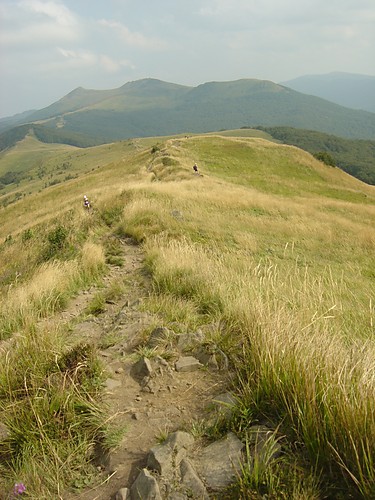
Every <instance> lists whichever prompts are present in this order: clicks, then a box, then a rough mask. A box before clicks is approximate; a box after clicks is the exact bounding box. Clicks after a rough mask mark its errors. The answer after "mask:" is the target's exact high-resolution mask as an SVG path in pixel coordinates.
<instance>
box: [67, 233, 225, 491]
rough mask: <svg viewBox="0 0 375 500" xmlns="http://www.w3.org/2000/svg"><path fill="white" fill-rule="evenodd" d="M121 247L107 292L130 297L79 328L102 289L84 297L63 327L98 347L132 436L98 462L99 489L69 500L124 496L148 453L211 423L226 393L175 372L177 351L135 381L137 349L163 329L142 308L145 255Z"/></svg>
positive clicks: (214, 383)
mask: <svg viewBox="0 0 375 500" xmlns="http://www.w3.org/2000/svg"><path fill="white" fill-rule="evenodd" d="M121 243H122V248H123V252H122V258H123V265H122V266H120V267H117V266H112V267H111V269H110V272H109V273H108V275H107V276H106V278H105V286H106V287H110V286H111V284H112V283H113V282H115V281H118V280H122V281H123V282H125V283H126V284H127V292H126V293H125V294H124V295H123V296H121V298H120V299H119V300H116V301H115V303H113V302H112V303H107V304H106V310H105V312H103V313H101V314H100V315H98V316H95V317H88V318H87V317H86V318H85V319H84V320H83V321H81V320H80V319H79V318H82V317H84V315H83V313H84V311H85V309H86V307H87V305H88V304H89V303H90V301H91V300H92V299H93V297H94V295H95V294H96V293H97V292H98V289H96V288H92V289H90V290H86V291H83V292H82V293H80V294H79V295H78V296H77V297H76V298H75V299H74V300H73V301H72V302H71V303H70V304H69V306H68V307H67V309H66V310H65V311H64V312H63V313H62V315H61V316H62V318H61V319H62V320H63V321H69V322H71V323H72V324H75V326H74V328H73V331H72V335H73V336H77V338H79V339H81V340H86V341H89V342H93V343H95V344H96V345H97V347H98V349H99V353H100V357H101V358H102V360H103V362H104V364H105V367H106V372H107V376H108V379H107V381H106V392H105V402H106V404H108V405H109V407H110V413H111V414H112V415H113V416H114V423H115V424H116V425H120V426H123V425H125V426H126V432H125V434H124V437H123V440H122V442H121V444H120V446H119V447H118V448H117V449H115V451H113V452H112V453H111V454H110V455H109V456H105V455H101V456H99V458H98V462H97V470H98V475H97V477H96V478H95V480H94V481H93V484H95V486H93V487H90V488H88V489H86V490H83V491H79V492H66V493H65V494H64V495H63V496H62V498H63V499H64V500H72V499H79V500H97V499H100V500H107V499H108V500H109V499H113V498H114V496H115V494H116V492H117V491H118V490H119V489H120V488H124V487H128V488H130V486H131V485H132V483H133V482H134V480H135V478H136V477H137V475H138V473H139V470H140V469H141V468H143V467H145V466H146V462H147V456H148V453H149V450H150V448H152V447H153V446H155V445H156V444H157V442H158V440H160V439H161V438H163V437H166V435H168V434H169V433H171V432H173V431H176V430H181V429H182V430H188V431H189V430H190V429H191V426H192V423H193V422H197V421H201V420H202V419H203V418H204V417H206V416H207V415H208V413H209V411H210V409H211V408H212V401H213V399H214V398H215V396H217V395H218V394H220V393H222V392H223V391H224V390H225V389H224V384H225V382H224V376H223V375H222V374H221V373H219V372H217V371H215V372H210V371H209V370H208V369H206V368H205V369H200V370H197V371H193V372H177V371H176V370H175V361H176V360H177V358H178V357H179V353H178V352H177V351H176V350H173V349H172V350H171V352H170V358H168V361H166V360H165V359H164V358H162V357H160V356H156V357H151V356H150V358H151V359H150V362H151V366H152V373H151V375H150V376H149V377H146V378H144V377H142V375H137V374H136V373H134V366H135V363H136V362H137V360H138V359H139V347H140V346H142V345H145V343H146V342H147V335H148V334H149V332H150V331H151V330H152V329H153V327H156V326H163V325H162V324H160V320H159V319H158V318H157V317H156V316H155V315H153V314H150V313H148V312H145V310H144V308H142V304H143V301H144V299H145V297H147V295H148V294H149V291H150V289H151V283H150V278H149V276H148V275H147V273H145V271H144V256H143V253H142V250H141V247H140V246H138V245H136V244H134V242H132V240H130V239H126V240H122V241H121ZM137 350H138V356H136V353H137Z"/></svg>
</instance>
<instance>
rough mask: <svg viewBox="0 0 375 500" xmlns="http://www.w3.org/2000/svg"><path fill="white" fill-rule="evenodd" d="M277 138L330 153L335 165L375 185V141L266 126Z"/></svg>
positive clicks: (284, 141)
mask: <svg viewBox="0 0 375 500" xmlns="http://www.w3.org/2000/svg"><path fill="white" fill-rule="evenodd" d="M262 130H264V131H266V132H268V133H269V134H270V135H271V136H272V137H274V138H275V139H277V140H279V141H282V142H283V143H284V144H291V145H293V146H297V147H298V148H301V149H304V150H305V151H309V152H310V153H312V154H314V153H318V152H328V153H329V154H330V155H331V156H332V158H333V160H334V163H335V165H337V166H338V167H340V168H342V169H343V170H344V171H345V172H348V173H349V174H350V175H353V176H354V177H357V179H360V180H362V181H364V182H367V183H368V184H373V185H374V184H375V162H374V157H375V142H374V141H365V140H352V139H343V138H341V137H336V136H334V135H329V134H323V133H321V132H316V131H313V130H300V129H296V128H291V127H262Z"/></svg>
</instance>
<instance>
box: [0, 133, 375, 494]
mask: <svg viewBox="0 0 375 500" xmlns="http://www.w3.org/2000/svg"><path fill="white" fill-rule="evenodd" d="M146 142H147V141H146ZM147 144H148V146H147V147H148V148H149V147H150V143H149V142H147ZM108 147H109V146H108ZM109 148H110V147H109ZM159 149H160V155H159V153H158V155H154V156H152V155H151V154H150V151H149V150H148V149H145V150H140V151H138V152H137V153H135V154H134V153H133V156H130V155H127V162H128V163H129V165H127V163H126V162H124V161H123V160H120V159H119V158H118V159H117V160H113V159H111V162H112V163H110V164H109V165H107V167H106V168H105V169H103V170H98V171H96V172H95V173H94V174H92V176H90V178H88V179H87V184H86V186H87V187H90V188H91V190H92V193H94V195H95V196H97V197H98V203H97V206H96V212H95V214H94V215H93V217H91V216H90V218H88V217H86V214H81V216H80V217H76V216H74V217H75V218H74V220H75V221H76V222H77V229H78V228H80V229H79V231H81V230H82V229H83V228H85V231H86V232H87V233H88V234H90V238H86V237H84V236H82V233H81V235H80V237H79V238H76V239H74V238H73V239H72V234H71V233H70V234H69V236H68V237H67V241H68V243H71V242H72V241H75V242H77V243H78V248H81V245H82V242H83V241H86V240H87V241H92V238H91V236H93V235H95V234H96V235H98V234H103V232H107V233H108V231H110V232H112V234H113V233H116V234H117V235H119V236H122V235H130V236H132V237H133V238H135V239H137V240H138V241H141V242H143V243H144V248H145V251H146V253H147V265H148V267H149V270H150V271H151V273H152V276H153V285H154V294H153V296H152V298H151V299H150V300H149V306H150V307H151V308H152V309H153V310H156V311H157V312H158V313H162V312H163V311H162V310H164V314H163V315H164V317H165V318H167V320H168V321H170V322H175V321H182V322H184V323H186V325H187V327H191V328H197V327H198V326H199V324H202V323H210V322H215V324H219V321H218V320H220V325H221V327H220V329H218V330H217V332H215V335H216V337H215V342H220V339H219V338H218V337H219V336H220V335H221V336H222V339H221V341H222V342H223V344H224V343H225V348H226V349H227V354H229V355H230V356H231V361H232V363H233V365H232V366H235V367H236V368H237V375H238V377H237V392H238V397H239V399H240V402H241V407H242V409H243V412H242V417H241V416H240V417H239V418H237V417H236V418H237V419H236V420H234V421H233V423H232V425H233V426H234V427H236V426H237V429H235V430H237V431H238V432H239V433H246V431H247V428H248V426H249V425H251V424H252V421H251V419H250V416H253V417H257V418H262V417H263V416H266V417H267V419H270V420H273V421H275V422H276V424H277V425H280V427H282V429H283V432H284V433H285V434H286V435H287V436H288V438H289V440H290V443H299V447H302V448H303V450H304V451H305V453H306V454H307V455H308V457H309V461H310V466H311V469H312V470H313V471H316V475H317V476H318V479H320V478H322V482H323V485H324V486H326V487H327V488H328V492H329V491H330V490H329V487H330V485H334V486H335V487H337V488H340V487H342V484H345V486H343V487H342V491H344V494H345V493H347V494H348V495H354V496H359V495H360V496H362V497H363V498H372V497H374V496H375V492H374V484H375V477H374V470H375V467H374V465H375V464H374V461H375V453H374V448H373V442H374V438H375V414H374V412H373V411H372V409H373V400H374V392H375V380H374V365H375V348H374V340H373V329H374V322H375V318H374V316H375V312H374V303H375V299H374V295H373V288H372V285H373V278H374V259H373V251H374V242H375V229H374V226H373V221H374V219H375V209H374V203H373V202H374V200H375V195H374V191H373V189H372V188H371V187H370V186H364V185H363V184H362V183H360V182H359V181H356V180H354V179H350V177H349V176H347V175H345V174H343V173H342V172H340V171H339V170H338V169H332V168H330V167H326V166H324V165H322V164H321V163H319V162H317V161H315V160H314V159H313V158H312V157H311V156H310V155H307V154H305V153H302V152H300V151H299V150H298V149H297V148H290V147H285V146H277V145H274V144H269V143H267V141H264V140H259V139H245V138H242V139H232V138H227V139H223V138H220V137H218V136H215V137H212V138H207V137H205V138H203V137H197V138H189V139H186V140H184V139H183V138H179V139H178V140H174V139H171V140H170V141H167V142H166V143H165V144H163V145H160V148H159ZM120 153H121V154H122V152H121V151H120ZM120 153H119V154H120ZM171 160H173V161H171ZM193 161H197V162H198V164H199V166H200V170H201V171H202V172H203V174H204V176H203V177H195V176H192V174H191V165H192V163H193ZM127 167H128V173H127V175H126V178H124V171H125V170H126V168H127ZM125 183H126V186H125ZM124 188H126V192H125V191H124ZM81 190H82V187H81V185H80V183H79V182H77V183H72V184H71V192H69V194H67V191H66V189H65V191H64V187H63V186H59V187H56V189H54V190H53V193H52V191H51V193H50V195H49V194H48V193H44V194H43V199H44V200H45V202H46V207H47V208H48V211H49V212H51V213H53V208H52V207H53V206H54V205H53V204H54V203H55V198H54V196H56V195H58V196H60V198H59V199H60V201H61V204H60V207H62V209H63V210H64V211H67V210H68V206H69V204H71V203H72V200H73V201H74V199H75V198H77V196H78V195H79V194H80V193H81ZM85 191H86V189H85ZM52 195H53V196H52ZM115 195H116V196H117V200H116V199H115V198H114V196H115ZM33 203H35V213H36V215H37V219H36V220H37V221H38V222H43V221H46V220H49V218H50V217H51V216H50V215H46V212H45V210H43V208H45V207H41V205H40V203H39V204H38V203H37V200H35V201H33ZM30 206H32V205H30ZM16 209H17V210H16ZM11 210H13V209H11V208H9V210H8V212H9V214H11ZM8 212H6V213H8ZM21 212H22V210H21V204H20V205H19V206H18V207H17V206H15V207H14V214H16V213H21ZM4 213H5V212H4ZM48 217H49V218H48ZM10 219H11V218H10V215H9V218H8V220H7V223H6V225H5V226H4V227H5V229H4V230H6V231H8V228H10V227H12V225H11V221H10ZM24 224H25V226H24V227H25V229H27V228H29V227H30V225H31V222H30V220H28V219H27V218H26V220H25V221H24ZM103 225H104V226H105V228H103ZM69 227H71V226H69ZM72 227H74V225H72ZM6 234H8V233H6ZM8 243H9V242H8ZM8 243H7V244H8ZM10 248H11V245H9V247H4V248H3V255H4V256H5V255H6V256H7V258H10V255H11V250H9V249H10ZM38 251H40V249H39V250H38ZM25 255H26V254H25ZM30 255H31V254H30ZM68 257H69V259H67V258H64V259H60V260H59V261H53V260H52V259H51V260H49V261H48V262H47V263H44V264H42V266H41V267H40V268H37V270H35V269H34V268H33V270H32V271H33V272H31V273H30V276H29V277H28V279H24V280H22V279H20V280H19V281H18V279H17V276H18V275H17V276H16V278H14V277H12V279H10V280H9V281H6V293H5V294H4V295H3V297H5V300H3V301H2V304H1V308H0V321H1V328H2V331H3V332H5V333H3V334H2V335H3V336H8V335H9V334H10V333H11V332H16V331H17V332H18V334H17V335H15V336H14V340H13V342H16V344H15V345H16V346H23V347H22V348H21V349H18V347H17V348H16V349H15V350H14V352H13V353H12V354H10V351H9V350H8V348H7V347H6V348H4V353H5V352H6V353H7V354H4V356H5V357H3V358H2V363H3V364H2V368H1V369H0V380H1V382H2V386H3V387H4V388H5V393H3V397H4V398H5V399H7V398H8V401H12V404H11V405H10V406H9V407H8V406H4V405H3V406H2V411H3V412H6V413H7V415H8V417H6V418H8V420H7V422H9V427H10V428H11V423H10V422H11V421H14V422H18V423H17V427H19V428H20V429H22V425H23V424H22V422H27V421H28V422H29V424H28V425H27V428H28V429H32V432H31V435H30V436H29V439H28V441H29V442H30V443H33V440H32V438H33V435H34V434H38V433H39V436H41V440H40V442H39V444H34V445H32V446H35V449H38V461H37V462H36V463H35V464H31V462H29V461H28V464H29V465H28V466H27V467H26V469H27V468H28V470H31V469H33V470H34V472H32V473H30V475H28V476H27V477H28V480H29V481H30V484H34V485H35V491H39V494H40V496H39V498H44V497H43V495H45V497H46V498H48V493H47V491H53V495H55V496H58V495H59V494H60V491H61V488H62V487H63V486H62V485H64V484H67V483H68V482H69V481H71V480H72V474H73V476H74V473H73V472H74V470H75V467H76V466H77V468H78V464H79V463H83V462H84V458H83V455H84V454H85V453H86V451H87V450H89V448H90V444H89V443H93V442H95V441H97V440H99V439H101V437H100V436H102V434H103V427H102V426H101V425H100V424H99V422H100V421H101V422H102V421H103V420H102V418H101V417H100V416H99V414H98V407H97V406H96V404H94V402H93V399H92V398H94V400H95V397H94V396H95V390H96V389H95V387H96V383H95V380H98V379H99V378H100V376H99V374H98V371H97V370H96V369H94V368H93V369H91V370H88V372H85V373H86V375H87V377H86V382H85V383H84V384H83V389H84V390H83V392H79V393H77V392H76V391H77V389H78V388H79V387H80V384H78V383H77V379H76V378H75V377H76V376H78V375H79V373H81V368H80V367H81V366H94V367H95V362H94V361H88V359H87V358H85V357H82V356H83V354H84V352H85V350H84V349H83V353H81V354H80V352H79V351H76V352H75V351H72V352H70V354H68V355H67V358H64V355H63V351H60V350H59V348H58V349H57V348H56V346H54V345H53V341H52V340H51V339H49V340H48V339H47V338H46V341H45V353H44V354H43V349H42V354H41V355H40V359H41V362H40V364H38V362H37V360H38V349H36V344H37V340H35V339H39V338H42V339H44V337H39V335H40V333H38V332H39V330H38V328H37V327H36V323H37V321H38V320H39V319H40V318H42V317H45V316H46V315H50V314H53V312H54V311H56V310H57V309H58V308H59V307H61V305H62V304H63V302H64V301H65V300H66V297H68V296H70V295H71V294H72V293H74V291H75V290H77V289H78V288H79V287H81V286H84V284H85V283H88V282H90V281H92V280H95V279H96V278H97V276H98V275H100V273H101V272H102V271H103V266H104V255H103V252H102V249H101V246H100V245H93V244H89V243H87V245H86V246H85V247H84V248H83V249H82V251H78V252H77V253H74V252H73V253H71V254H69V256H68ZM3 264H4V262H0V269H3V268H4V266H3ZM157 297H160V300H159V301H158V300H157ZM53 338H54V337H53V336H52V339H53ZM25 339H28V340H27V343H25V344H22V342H24V341H25V342H26V340H25ZM33 339H34V340H33ZM30 342H31V345H32V346H33V347H29V345H28V343H30ZM56 345H57V346H58V345H59V343H58V342H57V341H56ZM26 346H27V347H26ZM222 347H223V346H221V348H222ZM22 349H24V350H25V352H26V351H27V352H28V353H30V354H28V355H26V356H24V363H23V360H22ZM69 359H70V360H72V359H75V360H76V363H74V362H73V361H70V362H69V361H68V360H69ZM90 359H91V358H90ZM43 360H45V361H43ZM64 360H65V361H64ZM12 367H15V369H14V370H12ZM30 367H31V368H30ZM78 367H79V368H78ZM84 371H85V370H84ZM25 381H26V385H25ZM52 381H54V382H56V384H55V383H54V384H52ZM62 387H63V388H64V391H65V389H66V390H67V391H68V392H63V393H61V392H60V389H61V388H62ZM26 389H27V390H26ZM41 394H48V398H49V399H48V401H49V403H48V404H46V405H44V402H43V398H41V397H40V396H41ZM67 394H68V395H69V400H68V399H66V395H67ZM93 394H94V395H93ZM10 395H11V396H10ZM82 398H83V400H84V402H83V403H82ZM73 400H74V401H76V403H75V408H76V409H79V408H83V410H84V411H83V414H86V415H88V416H89V422H91V424H90V430H89V431H88V430H87V428H86V427H85V425H84V424H83V423H82V421H81V420H80V417H79V415H76V416H75V415H74V411H75V409H74V408H72V407H71V406H70V401H73ZM20 401H23V402H24V405H22V404H19V403H20ZM13 403H14V404H13ZM82 405H83V406H82ZM73 406H74V405H73ZM54 407H59V408H60V409H61V408H64V409H66V410H67V415H66V418H65V417H64V419H63V420H64V422H65V423H66V426H60V423H61V422H60V421H59V419H57V422H55V423H56V424H57V427H56V426H53V429H54V432H55V431H56V429H60V430H59V431H58V433H59V432H60V431H61V432H60V434H59V436H60V437H59V440H56V441H54V440H53V436H51V434H49V430H48V425H45V423H44V421H43V418H42V416H40V417H38V419H39V420H38V419H36V421H35V422H33V423H31V418H30V415H31V414H34V411H35V412H37V413H36V414H40V415H41V414H43V415H44V414H48V413H49V412H50V411H52V410H53V408H54ZM13 410H14V412H16V413H14V414H13V413H12V411H13ZM26 410H27V411H26ZM22 411H24V413H22V418H21V419H18V417H17V415H20V414H21V413H19V412H22ZM99 413H100V412H99ZM53 415H54V414H53V413H52V414H50V416H53ZM58 415H62V413H61V412H60V413H58ZM68 415H69V417H68ZM97 417H98V418H97ZM40 422H42V423H43V425H42V426H41V427H40V425H39V424H40ZM73 422H78V425H79V426H80V427H81V428H82V432H83V434H80V435H79V437H77V439H76V440H75V437H74V436H76V435H75V431H76V427H75V423H73ZM95 422H97V424H95ZM98 429H99V430H98ZM56 432H57V431H56ZM12 433H13V434H12V435H15V436H16V435H17V436H19V435H20V433H18V434H17V430H16V429H14V431H12ZM21 435H22V433H21ZM66 436H69V437H71V438H72V442H74V443H75V445H74V449H71V450H70V452H69V453H67V452H66V450H67V448H66V447H63V449H64V450H65V451H59V449H60V446H62V445H61V440H63V438H64V437H66ZM19 441H20V440H19V439H18V438H17V440H16V442H19ZM41 443H42V445H41ZM51 443H52V444H51ZM8 444H9V443H8ZM50 444H51V446H50ZM291 446H292V445H291ZM22 450H23V451H22V453H21V454H20V455H18V457H27V455H28V453H29V455H30V456H31V454H32V450H31V451H30V450H28V449H27V447H23V448H22ZM47 450H48V451H47ZM85 450H86V451H85ZM8 451H9V450H8ZM81 451H82V454H81ZM14 453H15V451H14V449H13V451H12V456H13V457H15V456H16V455H14ZM43 457H44V458H45V459H44V458H43ZM69 457H71V459H70V458H69ZM48 460H49V461H50V463H51V468H52V469H53V470H54V472H53V473H52V474H49V475H47V474H46V472H45V471H46V469H47V463H48ZM21 462H22V463H23V459H22V460H21V458H19V460H18V462H17V461H13V462H11V465H12V467H13V470H14V471H16V472H15V473H14V474H13V476H12V477H13V478H14V477H15V474H16V475H17V474H18V472H17V471H21V470H22V471H23V474H26V469H25V467H24V466H23V465H22V464H21ZM25 463H26V462H25ZM17 464H18V465H17ZM20 464H21V465H22V467H23V468H18V467H21V465H20ZM65 465H67V467H65ZM45 468H46V469H45ZM69 469H70V473H69V477H70V479H68V477H64V478H62V476H63V475H64V473H65V472H67V471H68V470H69ZM296 470H297V469H296ZM8 473H9V469H7V474H8ZM44 474H45V475H46V477H47V476H48V479H46V480H45V481H44V479H43V480H41V479H40V478H41V477H43V475H44ZM298 474H299V473H298ZM298 474H297V476H298ZM7 477H8V476H7ZM9 477H10V475H9ZM17 477H20V476H17ZM37 477H39V479H37ZM267 477H268V479H267V481H268V483H269V484H271V483H272V484H274V485H275V484H276V482H277V481H276V482H275V480H274V479H272V477H270V476H269V475H268V473H267ZM308 477H310V479H309V480H308V481H306V482H305V486H303V487H302V484H301V482H300V483H299V482H298V478H297V479H296V481H295V484H294V485H293V486H292V487H291V490H290V491H291V494H290V498H299V497H298V495H299V494H300V495H301V498H305V497H306V498H307V497H308V494H309V493H308V492H309V491H311V497H316V483H317V480H316V479H311V476H309V475H308ZM250 479H251V478H250ZM253 479H254V478H253ZM253 479H251V481H253ZM77 480H78V481H79V476H78V479H77ZM38 481H39V484H38V485H37V483H38ZM56 484H57V485H58V486H54V485H56ZM309 484H311V485H313V486H311V488H309V487H308V485H309ZM327 485H328V486H327ZM249 487H250V486H249ZM33 488H34V486H33ZM241 491H242V490H241ZM242 493H243V494H244V495H245V496H246V494H247V493H249V492H247V491H246V486H245V490H244V491H242ZM323 494H325V493H324V492H323ZM328 494H329V493H328Z"/></svg>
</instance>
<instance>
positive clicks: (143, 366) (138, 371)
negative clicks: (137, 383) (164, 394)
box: [130, 358, 152, 380]
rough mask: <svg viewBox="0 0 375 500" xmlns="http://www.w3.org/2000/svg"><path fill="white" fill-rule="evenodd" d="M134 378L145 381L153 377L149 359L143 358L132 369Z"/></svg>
mask: <svg viewBox="0 0 375 500" xmlns="http://www.w3.org/2000/svg"><path fill="white" fill-rule="evenodd" d="M130 373H131V375H132V377H134V378H136V379H138V380H139V379H143V378H144V377H151V375H152V366H151V363H150V360H149V359H148V358H141V359H140V360H139V361H137V363H135V365H133V366H132V369H131V372H130Z"/></svg>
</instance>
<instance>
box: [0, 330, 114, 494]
mask: <svg viewBox="0 0 375 500" xmlns="http://www.w3.org/2000/svg"><path fill="white" fill-rule="evenodd" d="M102 380H103V368H102V367H101V365H100V364H99V363H98V361H97V359H96V355H95V350H94V349H93V348H92V347H90V346H87V345H78V346H71V345H69V343H68V337H67V334H66V332H64V330H62V329H61V328H58V327H56V326H55V327H51V326H49V327H48V328H46V327H44V328H40V327H38V326H36V325H34V327H32V328H28V329H24V331H23V334H22V335H18V336H17V337H15V338H14V340H13V343H12V348H11V349H8V350H7V351H6V354H5V355H3V356H2V357H1V363H0V388H1V389H0V419H1V421H2V423H3V424H5V425H6V427H7V431H8V436H7V437H6V438H5V440H4V439H3V440H2V441H1V442H0V464H1V465H0V471H1V474H0V477H1V479H0V493H1V495H2V498H6V497H7V496H6V491H8V492H9V491H11V486H12V483H13V484H14V482H15V481H17V480H22V482H23V483H24V484H25V485H26V487H27V494H28V495H29V496H30V498H45V499H47V498H51V497H53V498H59V497H60V494H61V493H62V491H63V490H64V488H66V487H67V486H68V485H70V486H74V484H75V481H78V483H79V481H83V479H84V478H85V475H86V474H87V475H88V476H90V474H91V476H93V467H92V465H90V464H89V460H90V457H91V456H92V453H93V447H94V445H95V443H102V442H104V441H105V435H106V433H107V429H108V424H107V415H106V412H105V407H104V406H103V403H101V402H100V399H99V400H98V395H99V394H100V385H101V382H102ZM78 483H77V484H78Z"/></svg>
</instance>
